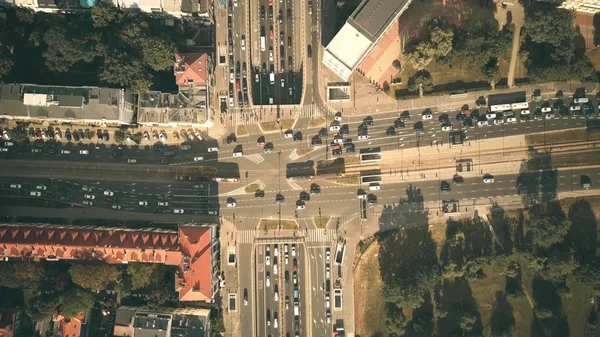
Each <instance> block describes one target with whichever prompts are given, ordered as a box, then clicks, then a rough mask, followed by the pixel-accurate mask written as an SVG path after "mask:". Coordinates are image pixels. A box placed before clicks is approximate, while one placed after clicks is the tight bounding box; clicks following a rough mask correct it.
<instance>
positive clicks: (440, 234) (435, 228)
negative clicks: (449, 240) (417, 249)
mask: <svg viewBox="0 0 600 337" xmlns="http://www.w3.org/2000/svg"><path fill="white" fill-rule="evenodd" d="M446 227H448V223H447V222H445V221H444V222H437V223H433V224H431V225H430V226H429V232H430V233H431V238H432V239H433V241H435V246H436V254H437V256H438V259H439V258H440V254H441V253H442V248H443V247H444V242H446Z"/></svg>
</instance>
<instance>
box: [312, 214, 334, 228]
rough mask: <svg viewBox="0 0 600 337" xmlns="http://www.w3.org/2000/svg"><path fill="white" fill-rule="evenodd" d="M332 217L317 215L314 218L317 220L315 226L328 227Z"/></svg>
mask: <svg viewBox="0 0 600 337" xmlns="http://www.w3.org/2000/svg"><path fill="white" fill-rule="evenodd" d="M330 219H331V218H330V217H328V216H323V217H321V216H316V217H314V218H313V221H314V222H315V227H317V228H326V227H327V224H328V223H329V220H330Z"/></svg>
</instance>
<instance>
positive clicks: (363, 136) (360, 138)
mask: <svg viewBox="0 0 600 337" xmlns="http://www.w3.org/2000/svg"><path fill="white" fill-rule="evenodd" d="M367 139H369V135H358V140H367Z"/></svg>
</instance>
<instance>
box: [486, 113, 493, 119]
mask: <svg viewBox="0 0 600 337" xmlns="http://www.w3.org/2000/svg"><path fill="white" fill-rule="evenodd" d="M485 118H487V119H495V118H496V113H495V112H490V113H487V114H485Z"/></svg>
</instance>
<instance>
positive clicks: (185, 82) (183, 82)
mask: <svg viewBox="0 0 600 337" xmlns="http://www.w3.org/2000/svg"><path fill="white" fill-rule="evenodd" d="M207 68H208V56H207V54H204V53H202V54H200V53H177V54H175V66H174V71H175V83H176V84H177V85H178V86H189V85H206V84H207V82H208V70H207Z"/></svg>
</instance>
